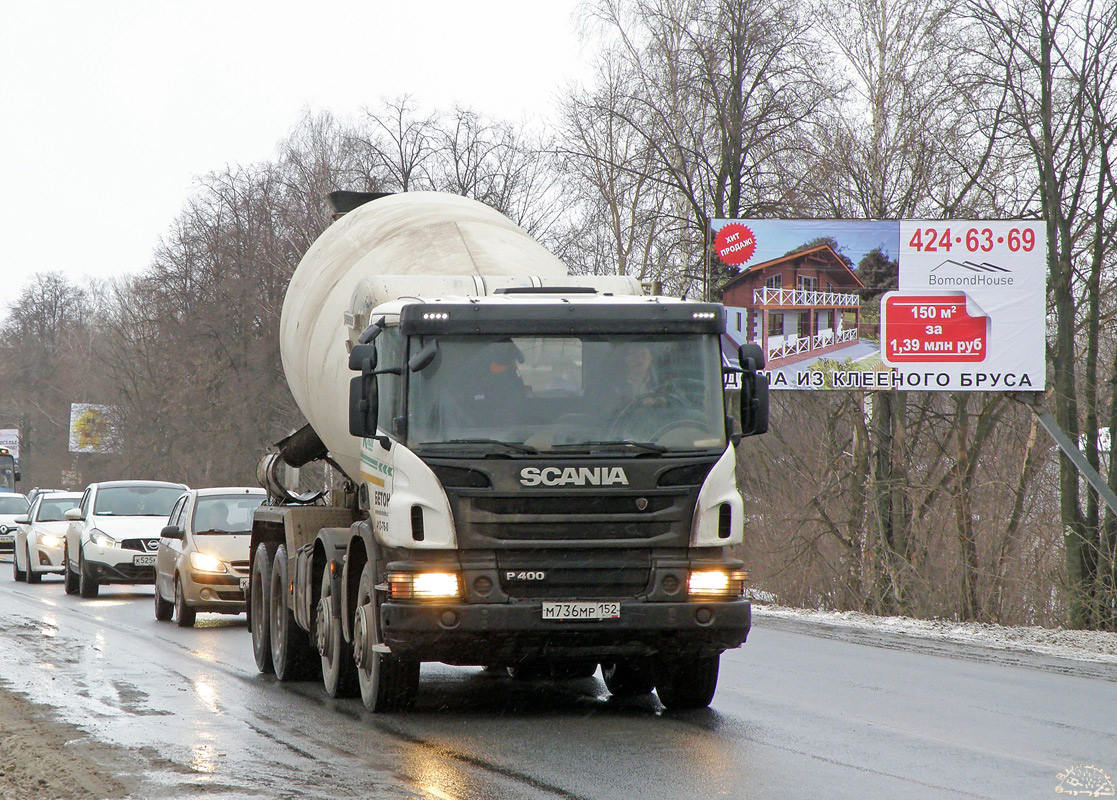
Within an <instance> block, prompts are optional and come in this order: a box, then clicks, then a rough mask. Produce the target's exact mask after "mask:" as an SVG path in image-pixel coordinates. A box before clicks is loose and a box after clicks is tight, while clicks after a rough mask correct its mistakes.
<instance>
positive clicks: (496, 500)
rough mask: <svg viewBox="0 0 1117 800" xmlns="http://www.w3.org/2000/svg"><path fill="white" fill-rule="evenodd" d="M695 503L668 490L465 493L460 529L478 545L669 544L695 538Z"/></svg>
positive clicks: (689, 498) (472, 543) (460, 505)
mask: <svg viewBox="0 0 1117 800" xmlns="http://www.w3.org/2000/svg"><path fill="white" fill-rule="evenodd" d="M463 495H464V493H463ZM693 502H694V501H693V498H691V497H689V496H688V493H686V492H663V491H662V490H659V491H658V492H646V493H636V492H630V493H625V494H616V493H611V494H562V495H555V494H549V495H538V496H532V495H528V494H523V493H519V494H515V495H497V494H485V495H473V496H462V497H461V498H460V503H459V505H458V509H457V511H458V513H457V516H458V519H459V520H460V521H461V523H462V524H460V525H459V528H458V530H459V534H460V533H461V532H463V531H468V536H469V537H470V545H469V546H473V547H478V546H481V547H484V546H492V545H496V544H497V543H499V542H542V541H553V542H606V541H623V542H636V541H640V542H647V543H654V544H657V545H665V546H666V545H669V544H679V543H685V542H686V541H687V540H688V539H689V533H690V521H691V511H690V509H692V508H693ZM474 537H476V538H474ZM668 540H671V541H668ZM674 540H679V541H674Z"/></svg>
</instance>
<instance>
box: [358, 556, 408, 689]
mask: <svg viewBox="0 0 1117 800" xmlns="http://www.w3.org/2000/svg"><path fill="white" fill-rule="evenodd" d="M375 569H376V567H375V564H374V563H373V562H371V561H370V562H368V563H366V564H365V567H364V569H363V570H362V571H361V579H360V582H359V583H358V584H357V606H356V608H355V609H354V610H353V658H354V661H355V662H356V665H357V681H358V683H359V684H360V687H361V700H362V702H364V704H365V708H367V709H368V710H369V711H395V710H397V709H400V708H405V707H406V706H408V705H410V704H411V701H412V700H414V699H415V693H416V692H417V691H418V689H419V662H418V661H413V660H410V659H402V658H399V657H398V656H393V655H392V654H391V653H385V652H382V651H381V650H380V646H381V642H382V640H381V636H380V603H379V602H378V600H377V597H376V590H375V588H374V586H375V583H376V576H375Z"/></svg>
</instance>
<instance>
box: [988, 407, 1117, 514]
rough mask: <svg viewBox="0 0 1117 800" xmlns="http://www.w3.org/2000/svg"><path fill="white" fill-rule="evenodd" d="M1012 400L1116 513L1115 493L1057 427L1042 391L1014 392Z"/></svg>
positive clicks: (1116, 498)
mask: <svg viewBox="0 0 1117 800" xmlns="http://www.w3.org/2000/svg"><path fill="white" fill-rule="evenodd" d="M1009 396H1010V397H1011V398H1012V399H1013V400H1016V401H1017V402H1020V403H1023V404H1024V405H1026V406H1027V407H1028V408H1029V409H1030V410H1031V412H1032V413H1033V414H1035V416H1036V419H1038V420H1039V423H1040V424H1041V425H1042V426H1043V427H1044V430H1046V431H1047V432H1048V433H1049V434H1050V435H1051V438H1052V439H1054V440H1055V444H1057V445H1059V449H1060V450H1061V451H1062V453H1063V455H1065V456H1066V457H1067V458H1068V459H1070V462H1071V463H1072V464H1074V466H1075V469H1077V470H1078V472H1079V473H1080V474H1081V475H1082V477H1084V478H1085V479H1086V481H1087V482H1088V483H1089V484H1090V486H1091V487H1093V489H1094V491H1095V492H1097V493H1098V497H1100V498H1101V499H1102V502H1104V503H1105V504H1106V506H1108V507H1109V510H1110V511H1111V512H1113V513H1114V514H1117V494H1114V493H1113V490H1112V489H1110V488H1109V484H1108V483H1106V482H1105V480H1104V479H1103V478H1102V476H1101V475H1100V474H1099V473H1098V471H1097V470H1096V469H1094V467H1093V465H1092V464H1091V463H1090V462H1089V461H1088V460H1086V456H1085V455H1083V454H1082V451H1081V450H1079V449H1078V445H1077V444H1075V443H1074V442H1073V441H1071V438H1070V437H1069V436H1067V434H1066V432H1065V431H1064V430H1063V429H1062V428H1060V427H1059V423H1058V422H1056V421H1055V418H1054V417H1052V416H1051V414H1050V413H1049V412H1048V411H1047V410H1046V409H1045V408H1044V407H1043V392H1016V393H1013V394H1010V395H1009Z"/></svg>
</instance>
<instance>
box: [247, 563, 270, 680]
mask: <svg viewBox="0 0 1117 800" xmlns="http://www.w3.org/2000/svg"><path fill="white" fill-rule="evenodd" d="M274 554H275V550H274V549H272V550H269V549H268V545H267V543H266V542H261V543H260V544H258V545H257V546H256V553H255V555H254V556H253V558H252V577H251V579H250V581H249V584H248V605H249V607H250V613H251V615H252V655H253V656H254V657H255V658H256V668H257V669H258V670H260V672H263V673H264V674H268V673H272V672H275V667H273V666H272V662H271V638H270V637H269V635H268V630H269V629H270V628H271V616H270V613H269V612H270V609H269V606H270V602H269V597H268V590H269V589H270V588H271V561H272V556H273V555H274Z"/></svg>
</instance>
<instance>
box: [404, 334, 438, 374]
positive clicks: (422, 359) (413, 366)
mask: <svg viewBox="0 0 1117 800" xmlns="http://www.w3.org/2000/svg"><path fill="white" fill-rule="evenodd" d="M436 355H438V340H437V339H431V340H430V341H429V342H427V344H426V345H424V346H423V348H422V349H421V350H419V352H418V353H416V354H415V355H413V356H411V358H409V359H408V360H407V368H408V369H409V370H411V371H412V372H421V371H422V370H424V369H426V368H427V367H429V366H430V365H431V362H432V361H434V357H435V356H436Z"/></svg>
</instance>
